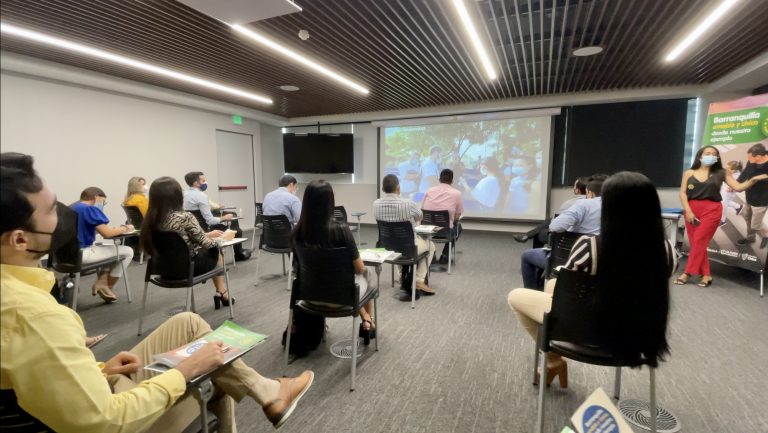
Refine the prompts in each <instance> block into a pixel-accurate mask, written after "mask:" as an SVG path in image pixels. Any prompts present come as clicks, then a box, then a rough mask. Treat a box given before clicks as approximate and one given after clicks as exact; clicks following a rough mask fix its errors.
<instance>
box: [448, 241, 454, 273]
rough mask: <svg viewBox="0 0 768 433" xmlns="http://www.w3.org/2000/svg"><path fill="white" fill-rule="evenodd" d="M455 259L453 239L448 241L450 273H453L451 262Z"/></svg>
mask: <svg viewBox="0 0 768 433" xmlns="http://www.w3.org/2000/svg"><path fill="white" fill-rule="evenodd" d="M452 261H453V246H452V245H451V241H448V273H449V274H450V273H451V262H452Z"/></svg>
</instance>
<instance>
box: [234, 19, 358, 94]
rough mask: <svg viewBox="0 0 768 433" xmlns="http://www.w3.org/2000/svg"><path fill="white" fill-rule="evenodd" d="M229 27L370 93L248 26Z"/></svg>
mask: <svg viewBox="0 0 768 433" xmlns="http://www.w3.org/2000/svg"><path fill="white" fill-rule="evenodd" d="M230 27H232V29H233V30H235V31H236V32H238V33H240V34H242V35H244V36H247V37H248V38H250V39H252V40H254V41H256V42H258V43H259V44H261V45H263V46H265V47H267V48H269V49H271V50H272V51H275V52H277V53H279V54H282V55H284V56H286V57H288V58H290V59H293V60H295V61H297V62H299V63H301V64H302V65H304V66H307V67H309V68H311V69H314V70H315V71H317V72H320V73H321V74H323V75H325V76H327V77H330V78H332V79H334V80H336V81H338V82H339V83H341V84H344V85H345V86H348V87H351V88H352V89H354V90H356V91H358V92H360V93H362V94H364V95H367V94H368V93H370V91H369V90H368V89H367V88H365V87H363V86H361V85H360V84H357V83H355V82H354V81H352V80H350V79H349V78H346V77H344V76H343V75H340V74H338V73H336V72H333V71H332V70H330V69H328V68H326V67H325V66H323V65H320V64H319V63H317V62H315V61H313V60H310V59H308V58H306V57H304V56H303V55H301V54H299V53H297V52H296V51H293V50H291V49H290V48H287V47H284V46H283V45H280V44H278V43H277V42H275V41H273V40H271V39H269V38H267V37H266V36H264V35H262V34H260V33H258V32H256V31H253V30H251V29H249V28H246V27H243V26H241V25H239V24H230Z"/></svg>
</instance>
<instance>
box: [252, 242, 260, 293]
mask: <svg viewBox="0 0 768 433" xmlns="http://www.w3.org/2000/svg"><path fill="white" fill-rule="evenodd" d="M261 251H262V250H261V249H259V254H257V255H256V282H255V283H253V285H254V286H258V285H259V267H261Z"/></svg>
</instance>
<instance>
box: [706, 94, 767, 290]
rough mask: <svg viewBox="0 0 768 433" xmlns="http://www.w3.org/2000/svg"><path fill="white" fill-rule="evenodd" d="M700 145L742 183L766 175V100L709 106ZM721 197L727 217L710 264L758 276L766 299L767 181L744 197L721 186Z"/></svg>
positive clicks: (712, 246) (759, 97)
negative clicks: (709, 148) (711, 149)
mask: <svg viewBox="0 0 768 433" xmlns="http://www.w3.org/2000/svg"><path fill="white" fill-rule="evenodd" d="M702 143H703V145H704V146H707V145H711V146H715V147H716V148H717V149H718V150H719V152H720V161H721V163H722V165H723V168H725V169H726V170H729V172H730V173H731V175H732V176H733V177H734V179H736V180H738V181H740V182H744V181H746V180H748V179H749V178H751V177H753V176H755V175H756V173H760V172H763V170H766V169H768V155H764V153H765V149H768V94H763V95H755V96H749V97H746V98H741V99H737V100H735V101H727V102H716V103H713V104H710V105H709V113H708V115H707V123H706V127H705V130H704V135H703V137H702ZM761 149H762V150H761ZM751 151H755V152H754V153H755V154H754V155H753V154H752V152H751ZM721 195H722V197H723V202H722V204H723V216H722V220H721V223H720V227H719V228H718V229H717V232H715V236H714V237H713V238H712V241H711V242H710V243H709V247H708V248H707V251H708V252H709V258H710V259H712V260H715V261H718V262H721V263H724V264H726V265H729V266H736V267H740V268H744V269H748V270H751V271H754V272H758V273H760V296H763V273H764V271H765V269H766V257H767V256H768V212H766V210H767V209H768V181H761V182H758V183H757V184H755V185H754V186H753V187H752V188H750V189H749V190H747V191H744V192H737V191H733V190H732V189H731V188H729V187H728V185H726V184H723V189H722V190H721Z"/></svg>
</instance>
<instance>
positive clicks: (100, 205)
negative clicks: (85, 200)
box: [93, 201, 104, 210]
mask: <svg viewBox="0 0 768 433" xmlns="http://www.w3.org/2000/svg"><path fill="white" fill-rule="evenodd" d="M93 207H95V208H97V209H98V210H104V202H103V201H99V202H96V203H94V204H93Z"/></svg>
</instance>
